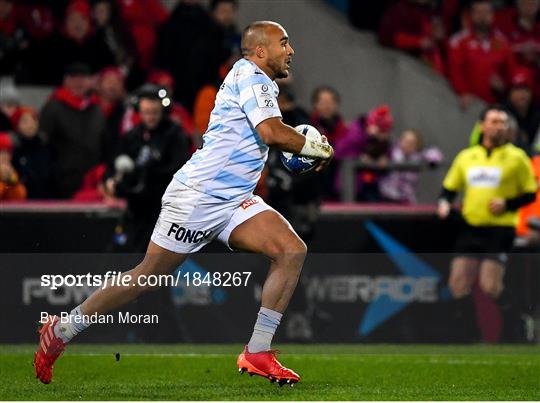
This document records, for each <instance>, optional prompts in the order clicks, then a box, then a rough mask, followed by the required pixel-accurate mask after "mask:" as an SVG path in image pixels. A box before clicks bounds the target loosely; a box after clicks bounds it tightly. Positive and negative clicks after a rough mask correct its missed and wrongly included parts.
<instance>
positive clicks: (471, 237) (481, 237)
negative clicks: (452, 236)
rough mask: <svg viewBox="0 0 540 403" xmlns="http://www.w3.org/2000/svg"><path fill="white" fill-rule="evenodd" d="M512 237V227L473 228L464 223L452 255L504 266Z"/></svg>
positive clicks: (513, 235)
mask: <svg viewBox="0 0 540 403" xmlns="http://www.w3.org/2000/svg"><path fill="white" fill-rule="evenodd" d="M514 237H515V229H514V228H513V227H499V226H485V227H475V226H472V225H469V224H466V223H464V224H463V226H462V229H461V231H460V233H459V235H458V237H457V240H456V244H455V247H454V255H455V256H466V257H473V258H476V259H480V260H483V259H489V260H495V261H497V262H499V263H501V264H503V265H504V264H505V263H506V261H507V260H508V255H507V254H508V252H510V250H511V249H512V246H513V244H514Z"/></svg>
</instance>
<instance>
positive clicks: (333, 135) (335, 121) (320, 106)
mask: <svg viewBox="0 0 540 403" xmlns="http://www.w3.org/2000/svg"><path fill="white" fill-rule="evenodd" d="M339 104H340V96H339V93H338V92H337V91H336V90H335V89H334V88H332V87H329V86H321V87H318V88H316V89H315V91H313V94H312V96H311V105H312V106H313V112H312V113H311V116H310V119H309V120H310V123H311V124H312V125H313V126H315V127H316V128H317V130H319V132H321V134H323V135H325V136H326V138H327V139H328V142H329V143H330V144H332V145H333V146H334V147H335V144H336V143H337V142H338V141H339V139H340V138H342V137H343V136H344V135H345V134H346V133H347V125H346V124H345V121H344V120H343V118H342V117H341V114H340V113H339ZM336 171H337V165H336V162H335V161H332V162H331V163H330V165H329V166H328V168H327V169H326V170H325V171H324V173H323V197H324V198H325V199H326V200H337V199H338V194H337V192H336V189H335V186H334V180H335V176H336Z"/></svg>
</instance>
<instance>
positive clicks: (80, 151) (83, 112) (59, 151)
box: [40, 64, 105, 199]
mask: <svg viewBox="0 0 540 403" xmlns="http://www.w3.org/2000/svg"><path fill="white" fill-rule="evenodd" d="M91 77H92V76H91V74H90V69H89V67H88V66H86V65H83V64H71V65H69V66H67V67H66V70H65V75H64V81H63V85H62V87H60V88H58V89H56V90H55V91H54V92H53V94H52V95H51V97H50V99H49V100H48V101H47V103H46V104H45V106H44V107H43V109H42V111H41V116H40V126H41V129H42V130H43V135H44V137H45V140H46V141H47V143H48V144H49V147H50V150H51V152H52V157H53V159H54V160H55V167H54V180H55V182H56V187H57V189H56V190H57V195H58V197H59V198H62V199H67V198H71V197H72V196H73V194H74V193H75V192H76V191H77V190H78V189H79V188H80V186H81V183H82V180H83V178H84V176H85V175H86V173H87V171H88V170H89V169H90V168H92V167H94V166H95V165H96V164H98V163H100V162H102V161H103V159H104V149H105V118H104V116H103V112H101V108H100V107H99V106H98V100H97V97H96V96H95V95H88V94H89V92H90V90H91V88H92V85H93V80H92V78H91Z"/></svg>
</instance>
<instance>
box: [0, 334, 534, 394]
mask: <svg viewBox="0 0 540 403" xmlns="http://www.w3.org/2000/svg"><path fill="white" fill-rule="evenodd" d="M277 347H278V348H280V349H281V350H282V351H283V354H281V355H280V360H281V361H282V363H283V364H284V365H286V366H290V367H291V368H293V369H294V370H296V371H297V372H298V373H299V374H300V376H301V377H302V380H301V382H300V383H299V384H297V385H296V386H295V387H294V388H291V387H289V386H287V385H286V386H283V387H279V386H278V385H277V384H270V383H269V382H268V380H266V379H263V378H261V377H257V376H253V377H249V376H248V375H247V374H244V375H240V374H239V373H238V372H237V368H236V356H237V354H238V353H239V351H240V350H241V348H242V347H241V346H240V345H183V344H178V345H143V344H140V345H133V344H130V345H82V344H76V343H74V344H73V345H70V346H69V348H68V350H67V352H66V353H65V354H64V356H63V357H61V358H60V360H59V361H58V362H57V364H56V366H55V373H54V378H53V382H52V383H51V384H50V385H42V384H40V383H39V381H38V380H37V379H35V378H34V373H33V368H32V359H33V351H34V346H29V345H0V399H2V400H540V346H508V345H507V346H485V345H472V346H436V345H429V346H396V345H283V346H277ZM117 352H119V353H120V355H121V358H120V360H119V361H117V360H116V359H115V353H117Z"/></svg>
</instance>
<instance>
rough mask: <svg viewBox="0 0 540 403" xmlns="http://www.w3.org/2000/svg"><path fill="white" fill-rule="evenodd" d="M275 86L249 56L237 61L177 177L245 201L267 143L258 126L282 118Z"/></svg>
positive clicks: (209, 191) (226, 197)
mask: <svg viewBox="0 0 540 403" xmlns="http://www.w3.org/2000/svg"><path fill="white" fill-rule="evenodd" d="M278 93H279V88H278V86H277V84H276V83H275V82H274V81H272V80H270V78H269V77H268V76H267V75H266V74H265V73H264V72H263V71H262V70H261V69H260V68H259V67H257V65H256V64H255V63H253V62H251V61H249V60H246V59H240V60H239V61H237V62H236V63H235V64H234V66H233V68H232V69H231V71H230V72H229V74H227V77H225V80H224V81H223V84H222V85H221V87H220V88H219V91H218V93H217V96H216V102H215V105H214V109H213V110H212V114H211V115H210V122H209V123H208V130H207V131H206V133H205V134H204V136H203V147H202V148H201V149H199V150H197V151H196V152H195V153H194V154H193V156H192V157H191V159H190V160H189V161H188V162H186V164H185V165H184V166H183V167H182V168H180V170H179V171H178V172H177V173H176V174H175V175H174V177H175V178H176V179H177V180H178V181H180V182H182V183H183V184H184V185H186V186H188V187H190V188H193V189H195V190H198V191H200V192H203V193H206V194H209V195H212V196H215V197H218V198H220V199H224V200H238V201H243V200H245V199H247V198H249V197H250V196H251V194H252V192H253V190H254V189H255V185H256V184H257V182H258V180H259V178H260V177H261V172H262V170H263V167H264V164H265V162H266V158H267V157H268V146H267V145H266V144H264V143H263V141H262V140H261V138H260V136H259V134H258V133H257V131H256V130H255V127H256V126H257V125H258V124H259V123H261V122H262V121H263V120H266V119H268V118H272V117H280V118H281V112H280V111H279V107H278V103H277V96H278Z"/></svg>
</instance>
